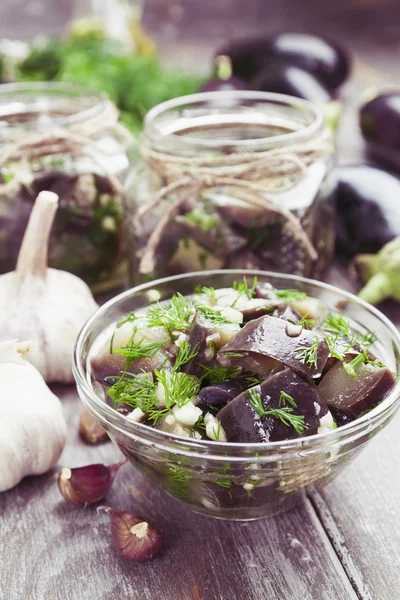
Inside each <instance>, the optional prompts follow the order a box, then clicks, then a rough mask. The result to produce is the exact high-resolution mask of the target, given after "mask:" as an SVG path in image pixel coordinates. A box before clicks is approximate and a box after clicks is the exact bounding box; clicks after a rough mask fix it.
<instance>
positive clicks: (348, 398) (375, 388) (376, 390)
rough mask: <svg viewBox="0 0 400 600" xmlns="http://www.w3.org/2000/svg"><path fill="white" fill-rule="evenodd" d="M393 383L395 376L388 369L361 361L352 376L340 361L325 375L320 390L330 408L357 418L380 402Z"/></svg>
mask: <svg viewBox="0 0 400 600" xmlns="http://www.w3.org/2000/svg"><path fill="white" fill-rule="evenodd" d="M394 384H395V379H394V377H393V375H392V373H391V372H390V371H389V370H388V369H386V368H383V367H379V366H376V365H370V364H362V365H360V366H359V367H358V368H357V369H356V377H351V376H350V375H348V374H347V372H346V370H345V368H344V366H343V364H342V363H341V362H338V363H337V364H336V365H334V366H333V367H332V368H331V369H330V370H329V371H328V373H327V374H326V375H324V377H323V378H322V381H321V383H320V384H319V386H318V391H319V393H320V396H321V398H322V399H323V400H324V402H325V403H326V404H327V405H328V407H329V408H332V409H334V408H335V409H338V410H340V411H342V412H344V413H345V414H346V415H348V416H349V417H351V418H353V419H355V418H357V417H358V416H359V415H360V414H361V413H362V412H364V411H366V410H369V409H371V408H373V407H374V406H376V405H377V404H379V402H381V401H382V400H383V399H384V397H385V396H386V395H387V394H388V392H390V390H391V389H392V388H393V386H394Z"/></svg>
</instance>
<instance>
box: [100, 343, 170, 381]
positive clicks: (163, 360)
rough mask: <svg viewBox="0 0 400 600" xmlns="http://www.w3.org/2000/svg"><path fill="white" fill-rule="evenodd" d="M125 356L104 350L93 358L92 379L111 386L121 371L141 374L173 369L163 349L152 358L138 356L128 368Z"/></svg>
mask: <svg viewBox="0 0 400 600" xmlns="http://www.w3.org/2000/svg"><path fill="white" fill-rule="evenodd" d="M125 364H126V363H125V357H124V356H122V355H121V354H117V353H113V354H110V353H109V352H108V351H104V352H103V353H101V354H99V355H98V356H95V357H93V358H92V360H91V362H90V369H91V374H92V379H93V380H94V381H97V382H99V383H100V384H101V385H104V386H108V387H110V386H111V385H113V384H114V383H115V382H116V381H117V380H118V378H119V376H120V375H121V371H129V373H132V374H134V375H139V374H141V373H143V372H149V373H152V372H153V371H154V369H161V368H163V369H167V370H168V369H171V368H172V363H171V360H170V359H169V357H168V355H167V354H166V353H164V352H162V351H159V352H157V354H156V355H155V356H153V357H152V358H138V359H136V360H134V361H133V362H132V363H131V365H130V366H129V367H128V369H126V366H125Z"/></svg>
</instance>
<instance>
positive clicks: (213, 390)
mask: <svg viewBox="0 0 400 600" xmlns="http://www.w3.org/2000/svg"><path fill="white" fill-rule="evenodd" d="M249 385H250V384H249V382H248V381H246V379H244V378H240V379H232V380H231V381H224V382H223V383H215V384H213V385H208V386H206V387H203V389H202V390H200V393H199V401H198V402H197V405H196V406H204V405H205V404H209V405H211V406H213V405H218V404H227V403H228V402H229V401H230V400H233V399H234V398H236V396H238V395H239V394H241V393H242V392H243V390H245V389H247V388H248V387H249Z"/></svg>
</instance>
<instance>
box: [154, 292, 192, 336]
mask: <svg viewBox="0 0 400 600" xmlns="http://www.w3.org/2000/svg"><path fill="white" fill-rule="evenodd" d="M193 316H194V307H193V303H192V301H191V300H190V299H189V298H184V297H183V296H182V294H179V293H178V294H175V296H173V297H172V298H171V300H170V301H169V302H168V303H165V304H160V303H157V304H152V305H151V306H149V308H148V310H147V313H146V319H147V322H148V324H149V326H150V327H164V328H165V329H166V330H167V331H168V332H169V333H170V334H171V333H172V332H173V331H175V330H177V331H181V330H184V329H187V328H188V327H189V326H190V323H191V322H192V320H193Z"/></svg>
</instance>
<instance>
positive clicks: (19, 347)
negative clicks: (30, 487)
mask: <svg viewBox="0 0 400 600" xmlns="http://www.w3.org/2000/svg"><path fill="white" fill-rule="evenodd" d="M30 348H31V345H30V343H27V342H25V343H18V342H16V341H15V340H14V341H8V342H2V343H0V380H1V394H0V415H1V416H0V456H1V461H0V492H4V491H6V490H9V489H11V488H12V487H14V486H15V485H17V483H19V482H20V481H21V479H22V478H23V477H25V476H26V475H41V474H42V473H46V471H48V470H49V469H51V468H52V467H53V466H54V465H55V464H56V462H57V460H58V458H59V456H60V454H61V452H62V450H63V448H64V445H65V442H66V439H67V426H66V424H65V420H64V417H63V414H62V407H61V402H60V400H59V399H58V398H57V396H55V395H54V394H53V393H52V392H51V391H50V390H49V388H48V387H47V385H46V383H45V382H44V380H43V377H42V376H41V375H40V373H39V372H38V371H37V370H36V369H35V367H33V366H32V365H31V364H30V363H29V362H27V361H26V360H25V358H23V357H22V355H25V353H26V352H29V350H30Z"/></svg>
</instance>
